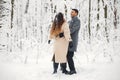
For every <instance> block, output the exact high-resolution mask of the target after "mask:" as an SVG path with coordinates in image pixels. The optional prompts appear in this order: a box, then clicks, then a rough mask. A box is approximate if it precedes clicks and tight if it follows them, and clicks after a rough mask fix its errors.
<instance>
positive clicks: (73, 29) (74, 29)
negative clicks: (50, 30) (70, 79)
mask: <svg viewBox="0 0 120 80" xmlns="http://www.w3.org/2000/svg"><path fill="white" fill-rule="evenodd" d="M77 15H78V10H77V9H72V11H71V18H72V19H71V20H70V21H69V22H68V23H69V28H70V34H71V38H72V42H70V43H69V48H68V53H67V60H68V65H69V69H70V72H69V74H70V75H72V74H76V69H75V66H74V61H73V56H74V52H75V51H77V45H78V34H79V30H80V20H79V19H78V17H77ZM59 36H60V37H64V35H63V34H59ZM71 46H72V47H71Z"/></svg>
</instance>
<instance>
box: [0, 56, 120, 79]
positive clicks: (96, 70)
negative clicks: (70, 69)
mask: <svg viewBox="0 0 120 80" xmlns="http://www.w3.org/2000/svg"><path fill="white" fill-rule="evenodd" d="M75 62H76V70H77V74H74V75H65V74H62V73H61V71H60V70H59V69H58V73H57V74H52V72H53V68H52V62H51V60H50V55H49V57H48V56H46V57H44V58H41V59H40V61H39V64H34V63H28V64H21V63H10V62H9V63H1V64H0V66H1V67H0V79H1V80H120V76H119V74H120V69H119V67H120V64H119V63H104V64H103V63H99V64H98V63H81V64H79V63H78V62H77V59H75Z"/></svg>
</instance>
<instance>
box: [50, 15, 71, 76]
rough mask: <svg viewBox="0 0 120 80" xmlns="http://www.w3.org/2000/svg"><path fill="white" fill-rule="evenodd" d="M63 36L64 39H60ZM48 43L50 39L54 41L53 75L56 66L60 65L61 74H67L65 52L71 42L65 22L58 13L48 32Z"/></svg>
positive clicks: (55, 71)
mask: <svg viewBox="0 0 120 80" xmlns="http://www.w3.org/2000/svg"><path fill="white" fill-rule="evenodd" d="M60 35H64V37H60ZM49 38H50V40H49V41H48V43H50V41H51V39H54V40H55V41H54V57H53V67H54V72H53V74H54V73H57V68H58V64H59V63H60V64H61V67H62V73H65V74H67V73H68V71H67V70H66V62H67V57H66V56H67V51H68V45H69V42H71V41H72V40H71V36H70V30H69V26H68V24H67V22H66V21H65V20H64V17H63V14H62V13H58V14H57V15H56V16H55V19H54V21H53V24H52V27H51V30H50V37H49Z"/></svg>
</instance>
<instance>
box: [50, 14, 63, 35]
mask: <svg viewBox="0 0 120 80" xmlns="http://www.w3.org/2000/svg"><path fill="white" fill-rule="evenodd" d="M64 21H65V20H64V16H63V14H62V13H61V12H59V13H58V14H57V15H56V16H55V18H54V21H53V24H52V29H51V31H50V34H51V35H54V36H57V35H58V34H59V33H60V32H61V27H62V24H63V23H64Z"/></svg>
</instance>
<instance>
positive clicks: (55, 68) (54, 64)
mask: <svg viewBox="0 0 120 80" xmlns="http://www.w3.org/2000/svg"><path fill="white" fill-rule="evenodd" d="M53 68H54V71H53V74H55V73H57V69H58V63H55V62H53Z"/></svg>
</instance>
